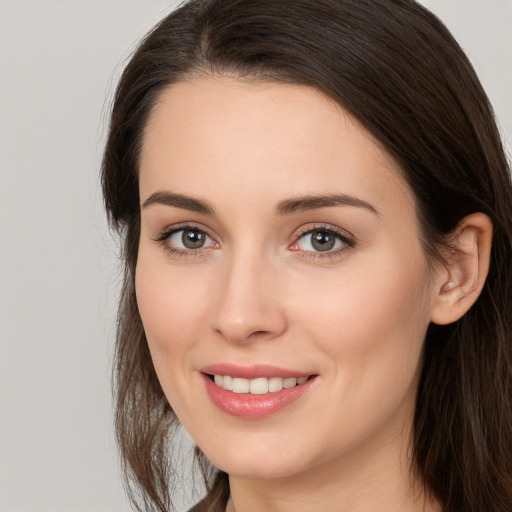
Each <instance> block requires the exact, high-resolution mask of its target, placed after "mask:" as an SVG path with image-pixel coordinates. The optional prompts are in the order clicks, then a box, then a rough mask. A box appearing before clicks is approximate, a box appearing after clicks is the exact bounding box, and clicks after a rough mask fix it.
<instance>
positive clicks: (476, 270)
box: [430, 213, 493, 325]
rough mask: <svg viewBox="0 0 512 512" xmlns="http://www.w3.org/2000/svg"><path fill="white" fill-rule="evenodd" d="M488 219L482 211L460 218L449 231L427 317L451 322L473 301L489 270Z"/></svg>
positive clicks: (438, 322) (490, 230)
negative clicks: (448, 245) (448, 246)
mask: <svg viewBox="0 0 512 512" xmlns="http://www.w3.org/2000/svg"><path fill="white" fill-rule="evenodd" d="M492 230H493V226H492V222H491V220H490V219H489V217H487V215H485V214H483V213H473V214H472V215H468V216H467V217H464V218H463V219H462V220H461V221H460V222H459V224H458V225H457V228H456V229H455V231H454V233H453V245H452V249H451V251H450V253H449V255H448V256H447V257H446V258H445V262H444V266H443V267H441V266H440V268H439V269H438V271H437V273H436V278H435V282H434V289H433V292H434V296H433V304H432V308H431V318H430V320H431V321H432V322H433V323H435V324H439V325H446V324H450V323H452V322H455V321H456V320H458V319H459V318H460V317H462V316H463V315H464V314H465V313H466V311H468V309H469V308H470V307H471V306H472V305H473V304H474V303H475V301H476V299H477V298H478V296H479V295H480V292H481V291H482V288H483V286H484V283H485V279H486V278H487V274H488V272H489V261H490V255H491V243H492Z"/></svg>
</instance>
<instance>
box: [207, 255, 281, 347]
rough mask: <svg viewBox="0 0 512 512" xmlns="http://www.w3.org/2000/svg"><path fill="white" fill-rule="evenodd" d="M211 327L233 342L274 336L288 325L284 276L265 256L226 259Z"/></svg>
mask: <svg viewBox="0 0 512 512" xmlns="http://www.w3.org/2000/svg"><path fill="white" fill-rule="evenodd" d="M221 274H222V275H221V276H219V281H220V282H221V285H220V287H219V295H220V296H219V298H218V302H217V305H216V307H215V311H214V314H213V320H212V328H213V329H214V330H215V331H216V332H217V333H218V334H220V335H221V336H222V337H223V338H224V339H226V340H227V341H229V342H232V343H245V342H249V341H256V340H271V339H274V338H277V337H279V336H281V335H282V334H283V333H284V332H285V331H286V328H287V317H286V312H285V304H284V303H283V301H282V300H280V297H282V292H283V286H282V281H283V279H282V276H281V275H280V273H279V271H278V269H277V268H275V267H273V266H272V264H271V262H269V261H268V260H265V259H264V258H263V257H259V258H256V257H247V256H245V257H244V256H243V255H240V256H239V257H237V258H232V260H231V262H229V263H226V267H225V269H224V270H223V272H221Z"/></svg>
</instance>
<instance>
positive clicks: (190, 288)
mask: <svg viewBox="0 0 512 512" xmlns="http://www.w3.org/2000/svg"><path fill="white" fill-rule="evenodd" d="M155 260H156V259H155V258H153V260H149V258H145V255H144V251H143V250H141V252H140V254H139V260H138V264H137V271H136V276H135V289H136V295H137V304H138V307H139V312H140V315H141V318H142V323H143V325H144V330H145V332H146V336H147V339H148V342H149V344H150V348H151V349H152V352H153V351H154V350H158V351H161V352H163V351H168V350H171V349H172V350H179V349H180V348H183V349H186V346H183V344H186V343H188V342H189V340H192V339H193V333H194V332H195V331H196V330H197V327H198V326H199V325H202V324H203V322H202V321H201V319H202V318H203V317H205V315H206V307H205V306H206V304H207V301H206V298H205V297H204V294H205V292H206V288H207V286H206V283H204V281H203V283H204V284H205V286H202V285H201V280H195V279H194V276H191V275H190V274H185V275H186V278H180V273H177V272H171V271H170V268H169V266H168V265H166V263H165V261H164V262H158V261H155ZM182 275H183V274H182Z"/></svg>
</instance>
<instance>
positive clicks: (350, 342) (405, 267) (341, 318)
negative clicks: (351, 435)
mask: <svg viewBox="0 0 512 512" xmlns="http://www.w3.org/2000/svg"><path fill="white" fill-rule="evenodd" d="M378 260H379V265H380V266H376V265H375V262H373V261H369V263H370V262H371V264H368V265H361V266H359V267H358V268H357V269H356V268H350V269H347V271H343V272H340V274H339V275H338V276H336V277H335V278H333V279H331V280H329V282H326V283H323V284H324V286H321V287H319V286H316V287H315V288H313V289H312V290H311V293H310V294H309V296H308V300H307V302H304V303H303V308H301V310H298V311H297V314H298V316H302V317H303V318H307V319H308V320H307V322H306V323H304V328H305V329H308V332H307V336H306V337H307V338H309V339H312V340H316V344H317V346H318V348H319V349H320V350H321V351H323V352H325V353H328V355H329V357H330V361H331V363H332V366H331V367H330V368H329V372H331V373H332V374H333V375H337V376H338V378H339V379H340V382H342V385H343V386H344V387H345V388H349V389H350V390H351V391H353V392H354V393H356V394H357V393H359V392H362V391H363V390H366V391H367V392H371V390H372V389H374V390H378V389H379V388H382V387H383V386H388V387H389V388H394V389H396V392H397V393H401V392H404V389H406V388H407V387H408V386H409V385H410V384H411V381H412V380H413V378H414V376H415V373H416V371H417V369H418V365H419V362H420V358H421V353H422V347H423V341H424V336H425V333H426V330H427V327H428V324H429V301H428V293H427V283H428V271H427V267H426V265H425V263H424V261H423V259H422V258H418V259H416V260H412V262H411V260H407V261H404V262H401V261H400V258H399V257H398V255H397V256H396V257H395V258H390V259H389V263H388V264H386V262H385V260H383V259H382V258H379V259H378ZM310 289H311V288H310ZM375 396H377V393H376V395H375Z"/></svg>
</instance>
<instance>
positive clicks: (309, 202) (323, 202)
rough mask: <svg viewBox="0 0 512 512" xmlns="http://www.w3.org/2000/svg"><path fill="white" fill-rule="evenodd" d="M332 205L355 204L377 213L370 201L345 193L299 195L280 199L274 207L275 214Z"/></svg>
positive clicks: (285, 213)
mask: <svg viewBox="0 0 512 512" xmlns="http://www.w3.org/2000/svg"><path fill="white" fill-rule="evenodd" d="M333 206H355V207H358V208H365V209H367V210H369V211H370V212H372V213H374V214H375V215H379V212H378V211H377V209H376V208H375V207H374V206H372V205H371V204H370V203H367V202H366V201H363V200H362V199H359V198H357V197H354V196H350V195H347V194H331V195H326V196H324V195H312V196H301V197H297V198H294V199H286V200H284V201H281V202H280V203H279V204H278V205H277V208H276V214H277V215H287V214H290V213H297V212H303V211H307V210H315V209H317V208H329V207H333Z"/></svg>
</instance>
